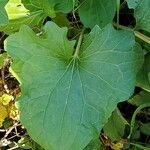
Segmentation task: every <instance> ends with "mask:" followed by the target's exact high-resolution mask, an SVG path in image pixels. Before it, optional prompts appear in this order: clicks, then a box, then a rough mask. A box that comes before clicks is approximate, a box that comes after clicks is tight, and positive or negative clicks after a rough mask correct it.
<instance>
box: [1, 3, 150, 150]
mask: <svg viewBox="0 0 150 150" xmlns="http://www.w3.org/2000/svg"><path fill="white" fill-rule="evenodd" d="M2 4H3V5H1V6H0V7H2V8H1V10H0V16H2V17H1V18H0V31H3V32H5V33H6V34H8V35H9V36H8V38H7V39H6V40H5V42H4V49H5V51H7V54H8V55H9V56H10V57H11V58H12V61H13V63H12V65H11V68H10V71H11V73H12V74H13V75H14V76H15V77H16V79H17V80H18V81H19V82H20V84H21V97H19V98H18V101H17V105H18V107H19V110H20V112H21V116H20V117H21V119H20V120H21V123H22V124H23V125H24V126H25V128H26V129H27V131H28V133H29V135H30V136H31V138H32V139H33V140H34V141H36V142H37V143H38V144H39V145H41V146H42V147H43V148H44V149H45V150H83V149H84V148H85V147H86V146H87V145H88V143H90V141H93V140H96V141H97V140H98V139H99V135H100V132H101V130H102V128H103V127H104V125H105V127H104V132H105V133H107V135H109V137H110V138H111V139H112V141H113V140H114V141H115V140H119V138H120V137H122V136H123V134H124V130H125V126H126V125H128V126H129V124H128V122H127V121H126V120H125V119H124V118H122V117H121V113H120V112H119V110H116V111H115V112H114V113H113V115H112V112H113V111H114V110H115V108H116V107H117V104H118V103H119V102H123V101H125V100H128V99H129V98H130V97H131V96H132V95H133V94H134V89H135V86H136V85H137V86H139V87H141V88H142V89H144V90H146V91H147V92H149V89H150V84H149V83H150V72H149V70H150V69H149V67H148V66H149V50H150V49H149V47H150V46H149V44H150V38H149V33H150V22H149V21H150V11H149V9H150V1H149V0H131V1H130V0H126V1H120V0H111V1H108V0H79V1H78V0H64V1H61V0H37V1H34V0H22V1H21V0H9V2H8V3H7V1H5V0H2ZM5 4H7V5H6V7H5V8H4V5H5ZM127 4H128V7H129V8H130V9H134V12H133V16H134V17H135V20H136V24H134V23H131V24H130V25H126V26H125V25H121V24H120V21H121V19H122V18H121V17H120V11H121V9H124V7H127ZM144 11H145V12H144ZM6 14H7V16H6ZM115 14H116V15H115ZM70 16H71V17H72V18H71V19H73V20H74V21H75V23H74V22H71V21H70V20H71V19H70ZM115 16H116V19H115ZM79 18H80V19H79ZM135 20H132V19H131V21H133V22H134V21H135ZM143 43H144V44H143ZM144 57H145V59H144ZM143 63H144V64H145V65H144V66H143V67H142V65H143ZM140 69H141V71H140ZM143 70H144V71H143ZM143 72H144V74H143ZM137 74H138V77H137V78H136V76H137ZM136 79H137V80H136ZM136 81H137V82H136ZM144 92H145V91H144ZM133 99H134V98H133ZM129 102H130V103H132V104H133V103H134V101H132V100H130V101H129ZM143 105H144V106H145V105H146V107H147V105H148V104H147V103H146V104H143V103H142V106H143ZM148 106H149V105H148ZM140 107H141V106H140ZM142 108H143V107H142ZM136 114H137V112H136ZM111 115H112V117H111ZM113 116H114V117H113ZM135 116H136V115H134V122H135ZM110 117H111V119H110V120H109V121H108V119H109V118H110ZM113 121H114V122H115V121H117V122H118V123H119V122H120V127H119V129H118V130H117V129H116V128H114V124H111V123H112V122H113ZM107 122H108V123H107ZM133 124H135V123H133V119H132V121H131V129H130V135H129V137H128V138H131V137H132V132H133V128H134V125H133ZM112 130H114V132H113V131H112ZM143 130H144V129H143ZM111 131H112V133H111ZM131 145H133V146H135V147H136V146H137V145H138V144H135V143H133V144H131ZM115 146H116V145H113V146H111V148H112V149H113V147H115ZM100 147H101V146H98V149H100ZM137 147H138V146H137ZM141 147H142V146H141ZM87 149H88V147H87ZM91 149H92V148H91ZM101 149H102V148H101Z"/></svg>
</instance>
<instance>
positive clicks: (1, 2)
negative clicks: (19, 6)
mask: <svg viewBox="0 0 150 150" xmlns="http://www.w3.org/2000/svg"><path fill="white" fill-rule="evenodd" d="M7 2H8V0H0V25H4V24H7V23H8V16H7V13H6V10H5V5H6V4H7Z"/></svg>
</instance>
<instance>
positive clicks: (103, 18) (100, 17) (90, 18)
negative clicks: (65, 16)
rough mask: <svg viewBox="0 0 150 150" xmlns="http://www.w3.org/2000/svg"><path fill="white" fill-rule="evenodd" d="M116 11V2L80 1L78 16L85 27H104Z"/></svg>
mask: <svg viewBox="0 0 150 150" xmlns="http://www.w3.org/2000/svg"><path fill="white" fill-rule="evenodd" d="M116 9H117V8H116V0H111V1H108V0H86V1H85V0H81V6H80V7H79V16H80V19H81V21H82V22H83V24H84V26H86V27H90V28H93V27H94V26H95V25H99V26H100V27H104V26H105V25H107V24H108V23H111V22H112V20H113V18H114V16H115V12H116Z"/></svg>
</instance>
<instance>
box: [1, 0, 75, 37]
mask: <svg viewBox="0 0 150 150" xmlns="http://www.w3.org/2000/svg"><path fill="white" fill-rule="evenodd" d="M71 9H73V0H64V1H63V2H62V1H61V0H36V1H35V0H9V2H8V4H7V6H6V11H7V14H8V17H9V23H8V24H6V25H3V26H0V31H4V32H5V33H7V34H12V33H14V32H16V31H18V30H19V29H20V27H21V25H24V24H25V25H29V26H30V27H35V28H36V27H41V25H42V23H43V22H44V20H45V18H46V17H47V16H49V17H51V18H54V17H56V13H58V12H69V11H71Z"/></svg>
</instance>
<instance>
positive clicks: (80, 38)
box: [74, 29, 85, 58]
mask: <svg viewBox="0 0 150 150" xmlns="http://www.w3.org/2000/svg"><path fill="white" fill-rule="evenodd" d="M84 30H85V29H83V30H82V31H81V34H80V36H79V40H78V43H77V47H76V50H75V53H74V58H78V56H79V51H80V47H81V44H82V40H83V34H84Z"/></svg>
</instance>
